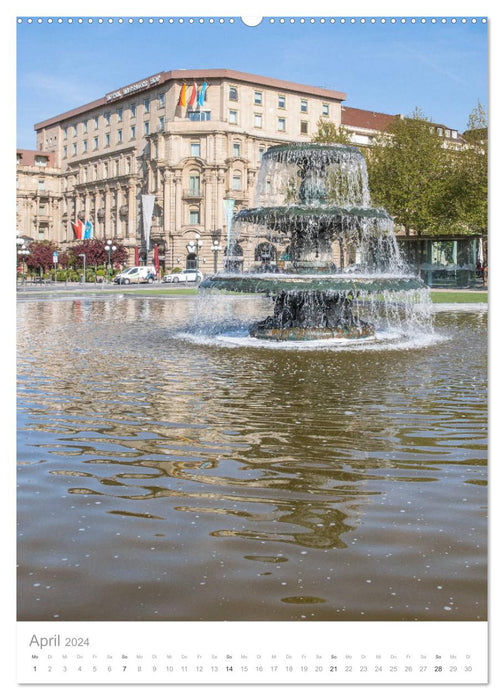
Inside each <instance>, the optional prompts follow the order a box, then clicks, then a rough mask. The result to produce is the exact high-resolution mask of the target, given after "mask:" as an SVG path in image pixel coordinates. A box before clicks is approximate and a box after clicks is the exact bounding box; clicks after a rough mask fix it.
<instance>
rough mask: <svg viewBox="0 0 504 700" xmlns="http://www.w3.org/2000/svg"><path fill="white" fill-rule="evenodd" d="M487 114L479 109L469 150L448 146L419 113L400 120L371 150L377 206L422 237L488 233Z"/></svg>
mask: <svg viewBox="0 0 504 700" xmlns="http://www.w3.org/2000/svg"><path fill="white" fill-rule="evenodd" d="M486 134H487V129H486V114H485V111H484V109H483V107H482V106H481V104H478V107H476V108H475V109H474V110H473V112H472V113H471V115H470V117H469V125H468V131H466V132H465V133H464V138H465V139H466V144H465V147H464V148H463V149H461V150H455V149H453V148H450V147H446V146H445V144H444V142H443V138H442V137H440V136H438V134H437V129H436V128H435V127H434V126H433V124H432V123H431V122H430V121H429V120H428V119H427V118H426V117H425V116H424V115H423V114H422V112H421V111H420V110H418V109H416V110H415V112H414V113H413V115H412V116H411V117H407V118H399V117H398V118H396V119H395V120H394V121H393V122H392V124H391V125H390V127H389V129H388V131H387V132H386V133H384V134H382V135H381V136H379V137H378V138H377V139H376V146H375V147H373V148H371V149H368V150H367V151H366V158H367V162H368V173H369V185H370V191H371V196H372V199H373V201H374V203H375V204H377V205H378V206H383V207H385V209H387V211H388V212H389V213H390V214H391V215H392V216H393V217H394V219H395V221H396V223H397V224H399V225H402V226H404V228H405V229H406V233H410V232H412V231H414V232H415V233H417V234H420V235H440V234H474V233H478V232H479V233H482V234H483V235H486V230H487V195H488V184H487V136H486Z"/></svg>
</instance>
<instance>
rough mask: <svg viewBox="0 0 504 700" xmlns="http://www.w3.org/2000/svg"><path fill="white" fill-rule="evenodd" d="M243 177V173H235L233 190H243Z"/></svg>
mask: <svg viewBox="0 0 504 700" xmlns="http://www.w3.org/2000/svg"><path fill="white" fill-rule="evenodd" d="M241 183H242V179H241V173H238V172H235V173H233V190H235V191H237V190H241V188H242V184H241Z"/></svg>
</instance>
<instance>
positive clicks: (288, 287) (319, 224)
mask: <svg viewBox="0 0 504 700" xmlns="http://www.w3.org/2000/svg"><path fill="white" fill-rule="evenodd" d="M232 231H233V241H232V244H231V245H230V246H229V248H230V249H232V248H233V246H234V245H235V244H236V243H243V242H247V241H249V242H252V244H253V245H255V246H257V245H258V244H259V243H263V245H264V244H266V246H267V245H268V244H269V245H270V246H271V247H272V248H271V249H272V250H273V246H275V248H274V250H275V251H276V250H277V248H280V250H281V251H282V252H281V255H280V257H281V260H280V261H278V266H277V264H275V266H274V271H273V272H271V271H264V266H258V267H256V268H251V269H250V270H246V271H244V272H234V271H232V270H230V269H229V264H228V265H227V269H226V268H225V270H224V271H222V272H220V273H219V274H216V275H214V276H213V277H210V278H208V279H206V280H205V281H204V282H203V283H202V284H201V287H202V288H204V289H220V290H228V291H234V292H249V293H250V292H254V293H266V294H269V295H271V296H273V298H274V309H273V313H272V315H271V316H268V317H267V318H266V319H264V320H263V321H260V322H257V323H254V324H252V325H251V326H250V328H249V332H250V335H252V336H254V337H257V338H263V339H271V340H278V341H282V340H315V339H322V338H365V337H369V336H373V335H374V334H375V323H374V322H373V320H372V319H369V318H368V319H367V320H365V319H363V318H362V311H363V310H364V309H368V310H369V307H370V306H373V307H376V301H377V299H381V301H382V302H384V300H387V299H389V298H390V294H391V293H394V292H402V291H405V290H408V291H410V290H420V289H421V288H423V287H424V286H425V285H424V284H423V282H422V281H421V279H420V278H419V277H417V276H414V275H411V274H408V273H407V270H406V266H405V264H404V262H403V260H402V258H401V255H400V252H399V249H398V245H397V241H396V237H395V234H394V228H393V222H392V219H391V217H390V216H389V215H388V214H387V212H386V211H385V210H384V209H377V208H373V207H372V206H371V202H370V196H369V188H368V180H367V170H366V164H365V160H364V157H363V156H362V154H361V153H360V151H359V150H358V149H357V148H355V147H351V146H342V145H319V144H311V143H308V144H291V145H285V146H273V147H272V148H269V149H268V151H266V153H265V154H264V156H263V160H262V164H261V169H260V172H259V176H258V185H257V195H256V206H255V207H254V208H253V209H244V210H242V211H240V212H238V213H237V214H236V216H235V217H234V219H233V225H232ZM349 263H353V264H349ZM269 268H270V269H271V266H269ZM366 300H368V303H367V304H366V303H365V301H366ZM363 302H364V303H363Z"/></svg>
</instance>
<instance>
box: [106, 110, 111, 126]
mask: <svg viewBox="0 0 504 700" xmlns="http://www.w3.org/2000/svg"><path fill="white" fill-rule="evenodd" d="M105 124H106V125H107V126H110V112H107V113H106V114H105Z"/></svg>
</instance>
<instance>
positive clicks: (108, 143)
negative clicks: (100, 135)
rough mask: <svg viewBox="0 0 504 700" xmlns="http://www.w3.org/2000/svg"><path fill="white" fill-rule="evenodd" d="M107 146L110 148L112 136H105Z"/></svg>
mask: <svg viewBox="0 0 504 700" xmlns="http://www.w3.org/2000/svg"><path fill="white" fill-rule="evenodd" d="M105 146H110V134H105Z"/></svg>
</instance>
